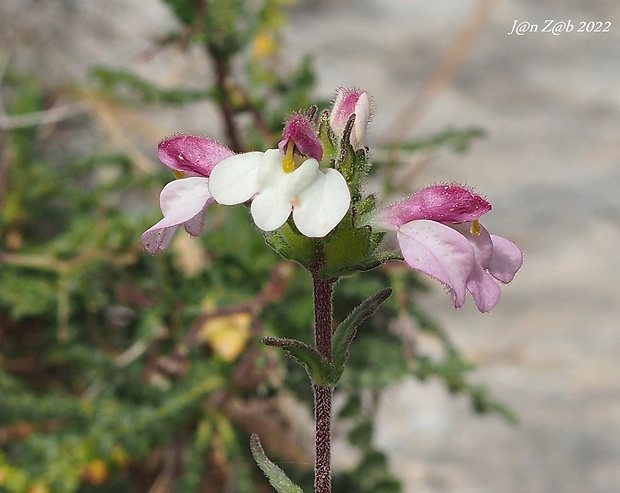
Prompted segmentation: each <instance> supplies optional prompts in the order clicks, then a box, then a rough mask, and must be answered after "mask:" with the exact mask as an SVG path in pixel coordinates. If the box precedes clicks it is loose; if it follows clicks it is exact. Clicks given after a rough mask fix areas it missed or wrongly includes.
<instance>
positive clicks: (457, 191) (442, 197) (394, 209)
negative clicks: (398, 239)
mask: <svg viewBox="0 0 620 493" xmlns="http://www.w3.org/2000/svg"><path fill="white" fill-rule="evenodd" d="M490 210H491V204H490V203H489V202H488V201H486V200H485V199H483V198H482V197H480V196H479V195H476V194H475V193H473V192H472V191H470V190H468V189H467V188H465V187H462V186H460V185H448V184H440V185H433V186H430V187H426V188H423V189H422V190H420V191H419V192H416V193H414V194H413V195H411V196H410V197H408V198H406V199H404V200H402V201H400V202H398V203H396V204H394V205H391V206H389V207H387V208H385V209H383V210H382V211H381V212H380V213H379V221H380V222H381V223H384V224H385V225H387V226H390V227H395V228H398V227H400V226H402V225H403V224H405V223H408V222H410V221H415V220H419V219H428V220H431V221H437V222H439V223H442V224H458V223H463V222H469V221H476V220H477V219H479V218H480V217H481V216H482V215H484V214H486V213H487V212H489V211H490Z"/></svg>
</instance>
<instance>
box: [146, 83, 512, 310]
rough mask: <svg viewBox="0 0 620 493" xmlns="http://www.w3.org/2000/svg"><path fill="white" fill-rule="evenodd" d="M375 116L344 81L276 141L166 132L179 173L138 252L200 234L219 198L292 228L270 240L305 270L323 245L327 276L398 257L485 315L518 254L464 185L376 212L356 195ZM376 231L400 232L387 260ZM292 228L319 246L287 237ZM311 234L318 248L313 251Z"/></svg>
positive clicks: (166, 154)
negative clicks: (238, 142)
mask: <svg viewBox="0 0 620 493" xmlns="http://www.w3.org/2000/svg"><path fill="white" fill-rule="evenodd" d="M370 113H371V111H370V99H369V96H368V94H367V93H366V92H365V91H360V90H356V89H345V88H339V90H338V92H337V94H336V98H335V101H334V104H333V107H332V108H331V110H330V111H325V112H324V113H322V114H321V115H320V117H319V119H318V121H317V119H316V118H313V119H311V118H309V117H308V116H306V115H302V114H295V115H293V116H291V117H290V118H289V120H288V121H287V122H286V124H285V126H284V130H283V133H282V139H281V141H280V142H279V144H278V148H277V149H268V150H266V151H265V152H259V151H254V152H247V153H242V154H235V153H233V152H232V151H231V150H230V149H228V148H226V147H224V146H222V145H220V144H218V143H217V142H215V141H213V140H210V139H207V138H203V137H196V136H190V135H179V136H174V137H171V138H169V139H166V140H164V141H163V142H162V143H161V144H160V145H159V158H160V160H161V161H162V162H163V163H164V164H165V165H166V166H168V167H169V168H171V169H172V170H173V172H174V174H175V176H176V177H177V178H178V179H177V180H175V181H173V182H171V183H169V184H168V185H166V186H165V187H164V189H163V190H162V192H161V196H160V205H161V210H162V212H163V215H164V218H163V219H162V220H161V221H159V222H158V223H157V224H155V225H154V226H153V227H151V228H150V229H148V230H147V231H146V232H145V233H144V234H143V235H142V244H143V246H144V248H145V249H146V250H147V251H148V252H150V253H155V252H156V251H158V250H160V249H164V248H166V247H167V246H169V244H170V242H171V240H172V236H173V235H174V232H175V231H176V230H177V229H178V228H179V227H180V226H183V227H184V228H185V230H186V231H187V232H188V233H189V234H190V235H192V236H197V235H199V234H200V233H201V231H202V224H203V216H204V212H205V210H206V209H207V208H208V207H209V206H210V205H212V204H214V203H218V204H221V205H236V204H248V205H249V208H250V213H251V215H252V218H253V220H254V223H255V224H256V226H257V227H258V228H260V229H261V230H263V231H265V232H278V231H280V232H281V231H284V229H283V227H284V226H285V225H287V229H286V231H287V235H288V237H287V238H288V240H286V241H285V242H286V247H279V246H277V245H280V244H279V243H278V244H277V245H276V243H274V242H270V245H271V246H272V247H273V248H275V249H276V250H277V251H278V252H279V253H281V254H282V255H283V256H285V257H287V258H292V259H294V260H297V261H300V260H299V259H300V258H301V259H306V258H311V259H313V260H312V262H310V261H308V262H306V265H305V266H306V267H308V268H310V265H316V264H317V262H316V258H315V257H316V255H317V252H319V251H320V252H324V258H321V259H320V262H318V263H319V264H320V263H323V264H325V263H329V262H330V261H331V262H332V263H335V264H337V265H332V266H327V267H330V268H328V269H327V271H328V272H330V273H332V274H331V275H334V274H333V273H334V272H337V273H345V272H351V271H354V270H356V268H357V270H360V269H361V268H362V267H361V266H362V265H364V266H366V267H367V266H368V265H378V264H380V263H382V262H384V261H385V260H386V259H393V258H395V257H398V256H400V258H401V259H403V260H404V261H405V262H406V263H407V264H408V265H409V266H410V267H412V268H413V269H416V270H418V271H421V272H423V273H425V274H427V275H429V276H431V277H433V278H435V279H437V280H438V281H440V282H441V283H443V284H444V285H445V286H447V288H448V290H449V291H450V293H451V295H452V300H453V304H454V306H455V307H457V308H458V307H461V306H462V305H463V303H464V302H465V292H466V291H469V292H470V293H471V295H472V297H473V299H474V302H475V303H476V306H477V307H478V309H479V310H480V311H482V312H488V311H489V310H491V309H492V308H493V307H494V306H495V305H496V304H497V302H498V301H499V298H500V288H499V285H498V284H497V283H496V282H495V281H496V280H497V281H500V282H502V283H508V282H510V281H511V280H512V279H513V277H514V276H515V274H516V272H517V271H518V270H519V269H520V267H521V264H522V261H523V255H522V252H521V250H520V249H519V247H517V246H516V245H515V244H514V243H512V242H510V241H509V240H507V239H505V238H502V237H500V236H494V235H491V234H489V233H488V231H487V230H486V229H485V228H484V227H483V226H481V225H480V223H479V219H480V217H481V216H482V215H483V214H486V213H487V212H489V211H490V210H491V205H490V204H489V202H487V201H486V200H485V199H483V198H482V197H480V196H478V195H476V194H474V193H473V192H471V191H470V190H468V189H467V188H465V187H462V186H459V185H434V186H431V187H427V188H425V189H422V190H420V191H419V192H417V193H416V194H414V195H412V196H410V197H409V198H407V199H405V200H403V201H401V202H399V203H396V204H394V205H392V206H389V207H386V208H384V209H381V210H375V207H374V198H373V197H367V198H366V199H362V197H361V194H360V193H359V190H360V188H361V182H362V181H363V178H364V177H365V176H366V173H367V172H368V165H367V163H366V159H367V156H366V148H365V145H366V132H367V127H368V122H369V120H370ZM369 199H370V200H369ZM368 204H370V206H369V205H368ZM369 209H370V210H369ZM362 212H363V213H362ZM345 216H346V217H348V219H346V220H345ZM345 223H346V224H345ZM341 224H342V225H343V226H342V227H340V225H341ZM371 227H372V230H374V231H390V230H391V231H395V232H396V237H397V239H398V244H399V246H400V253H399V254H398V255H391V256H390V255H387V256H385V255H384V256H382V255H381V253H380V252H378V247H379V241H377V238H382V235H380V236H377V235H376V234H365V233H364V232H367V231H369V230H371ZM360 232H361V233H360ZM282 234H284V233H282ZM291 235H296V236H297V237H304V238H311V239H315V242H314V243H313V242H310V243H308V242H305V241H301V242H300V241H290V238H291ZM316 242H319V243H320V244H321V245H323V247H322V248H317V243H316ZM360 242H362V243H366V244H364V245H359V243H360ZM334 245H336V246H337V247H338V248H341V247H342V245H345V248H344V250H345V253H344V255H341V254H339V255H335V254H333V253H332V254H331V257H330V252H333V251H334V249H335V248H336V246H334ZM299 249H306V250H307V251H303V252H299V251H296V250H299ZM341 249H342V248H341ZM349 250H350V252H351V253H350V252H348V251H349ZM291 252H293V253H291ZM352 252H362V253H361V254H357V256H356V255H354V253H352ZM347 253H350V255H349V256H350V260H347V259H346V258H345V257H346V255H347ZM362 257H363V258H362ZM332 258H338V261H337V262H336V261H332V260H331V259H332ZM301 263H304V262H303V261H301ZM327 271H326V272H327Z"/></svg>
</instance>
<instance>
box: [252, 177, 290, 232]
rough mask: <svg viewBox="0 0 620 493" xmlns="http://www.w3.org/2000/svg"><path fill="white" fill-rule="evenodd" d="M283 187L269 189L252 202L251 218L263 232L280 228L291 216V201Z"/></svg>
mask: <svg viewBox="0 0 620 493" xmlns="http://www.w3.org/2000/svg"><path fill="white" fill-rule="evenodd" d="M286 192H287V190H286V188H285V187H270V188H268V189H267V190H265V191H263V192H261V193H259V194H258V195H257V196H256V197H254V200H253V201H252V207H251V209H250V210H251V212H252V218H253V219H254V223H255V224H256V226H258V227H259V228H260V229H262V230H263V231H273V230H275V229H278V228H279V227H280V226H282V225H283V224H284V223H285V222H286V220H287V219H288V217H289V216H290V215H291V209H292V208H293V206H292V204H291V199H290V197H289V196H288V194H287V193H286Z"/></svg>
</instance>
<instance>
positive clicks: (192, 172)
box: [157, 135, 235, 177]
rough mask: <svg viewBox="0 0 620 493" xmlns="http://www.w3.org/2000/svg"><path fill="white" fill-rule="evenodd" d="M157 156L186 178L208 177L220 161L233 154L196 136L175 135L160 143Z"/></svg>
mask: <svg viewBox="0 0 620 493" xmlns="http://www.w3.org/2000/svg"><path fill="white" fill-rule="evenodd" d="M157 150H158V156H159V159H160V161H161V162H162V163H164V164H165V165H166V166H168V167H169V168H171V169H172V170H174V171H177V172H182V173H184V174H186V175H188V176H203V177H209V175H210V174H211V171H212V170H213V168H214V167H215V165H216V164H218V163H219V162H220V161H222V160H224V159H226V158H228V157H231V156H234V155H235V153H234V152H233V151H231V150H230V149H228V148H227V147H225V146H223V145H221V144H218V143H217V142H215V141H214V140H211V139H207V138H205V137H198V136H196V135H175V136H173V137H170V138H168V139H164V140H163V141H161V142H160V144H159V146H158V148H157Z"/></svg>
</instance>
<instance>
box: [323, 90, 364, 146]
mask: <svg viewBox="0 0 620 493" xmlns="http://www.w3.org/2000/svg"><path fill="white" fill-rule="evenodd" d="M353 114H355V121H354V122H353V129H352V130H351V140H350V142H351V145H352V146H353V148H354V149H356V150H357V149H361V148H362V147H364V146H365V144H366V131H367V129H368V122H369V121H370V98H369V96H368V93H367V92H366V91H360V90H357V89H346V88H344V87H339V88H338V92H337V93H336V100H335V101H334V106H333V108H332V110H331V113H330V115H329V125H330V126H331V128H332V131H333V132H334V133H335V134H336V135H337V136H338V137H342V134H343V133H344V129H345V127H346V125H347V122H348V121H349V118H350V117H351V115H353Z"/></svg>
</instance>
